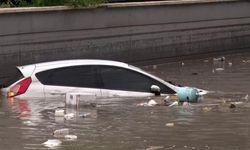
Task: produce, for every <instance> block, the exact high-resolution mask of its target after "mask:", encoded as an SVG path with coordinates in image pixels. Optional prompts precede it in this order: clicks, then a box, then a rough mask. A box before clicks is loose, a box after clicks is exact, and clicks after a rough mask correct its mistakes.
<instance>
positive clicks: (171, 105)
mask: <svg viewBox="0 0 250 150" xmlns="http://www.w3.org/2000/svg"><path fill="white" fill-rule="evenodd" d="M178 105H179V102H178V101H175V102H173V103H172V104H170V105H169V106H168V107H173V106H178Z"/></svg>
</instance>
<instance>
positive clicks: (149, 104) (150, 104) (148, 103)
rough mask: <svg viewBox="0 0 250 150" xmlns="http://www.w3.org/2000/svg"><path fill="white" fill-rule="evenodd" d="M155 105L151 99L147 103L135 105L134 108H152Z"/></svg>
mask: <svg viewBox="0 0 250 150" xmlns="http://www.w3.org/2000/svg"><path fill="white" fill-rule="evenodd" d="M155 105H157V103H156V101H155V100H153V99H151V100H150V101H149V102H147V103H146V102H144V103H139V104H137V105H136V106H144V107H147V106H149V107H152V106H155Z"/></svg>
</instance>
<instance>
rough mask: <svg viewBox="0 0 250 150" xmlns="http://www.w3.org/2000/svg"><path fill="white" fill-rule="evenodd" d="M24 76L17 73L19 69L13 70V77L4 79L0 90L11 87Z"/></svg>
mask: <svg viewBox="0 0 250 150" xmlns="http://www.w3.org/2000/svg"><path fill="white" fill-rule="evenodd" d="M23 77H24V76H23V74H22V73H21V72H20V71H19V69H17V68H16V69H15V70H14V72H13V75H12V76H10V77H9V78H6V79H5V80H4V81H3V83H2V84H1V87H2V88H6V87H8V86H10V85H12V84H13V83H15V82H16V81H18V80H20V79H22V78H23Z"/></svg>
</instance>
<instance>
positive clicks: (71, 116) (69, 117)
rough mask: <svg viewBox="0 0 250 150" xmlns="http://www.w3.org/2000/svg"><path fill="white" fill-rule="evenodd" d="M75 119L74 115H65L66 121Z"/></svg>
mask: <svg viewBox="0 0 250 150" xmlns="http://www.w3.org/2000/svg"><path fill="white" fill-rule="evenodd" d="M74 117H75V114H74V113H68V114H65V115H64V119H65V120H72V119H73V118H74Z"/></svg>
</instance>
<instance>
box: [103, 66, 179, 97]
mask: <svg viewBox="0 0 250 150" xmlns="http://www.w3.org/2000/svg"><path fill="white" fill-rule="evenodd" d="M99 70H100V74H101V79H102V82H103V88H104V89H111V90H112V89H113V90H125V91H137V92H150V88H151V86H152V85H157V86H159V87H160V88H161V92H162V93H166V94H173V93H175V91H173V90H172V89H170V88H169V87H167V86H165V85H164V84H162V83H160V82H159V81H157V80H155V79H152V78H151V77H148V76H146V75H144V74H141V73H139V72H136V71H133V70H129V69H125V68H119V67H113V66H99Z"/></svg>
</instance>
